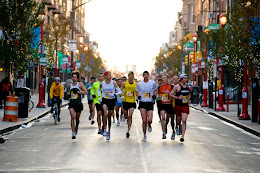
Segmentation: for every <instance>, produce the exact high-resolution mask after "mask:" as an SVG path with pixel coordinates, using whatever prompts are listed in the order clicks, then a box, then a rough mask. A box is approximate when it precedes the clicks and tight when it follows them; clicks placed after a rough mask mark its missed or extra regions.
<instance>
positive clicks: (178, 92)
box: [171, 74, 191, 142]
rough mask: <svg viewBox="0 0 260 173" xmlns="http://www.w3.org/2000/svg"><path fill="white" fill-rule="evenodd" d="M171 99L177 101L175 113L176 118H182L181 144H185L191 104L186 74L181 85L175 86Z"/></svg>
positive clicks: (182, 75) (181, 78)
mask: <svg viewBox="0 0 260 173" xmlns="http://www.w3.org/2000/svg"><path fill="white" fill-rule="evenodd" d="M171 97H172V98H174V99H175V113H176V116H181V121H182V136H181V138H180V141H181V142H184V135H185V131H186V127H187V124H186V122H187V118H188V114H189V113H190V111H189V104H190V102H191V101H190V97H191V94H190V88H189V86H188V85H187V76H186V74H181V75H180V82H179V84H177V85H175V86H174V88H173V90H172V92H171Z"/></svg>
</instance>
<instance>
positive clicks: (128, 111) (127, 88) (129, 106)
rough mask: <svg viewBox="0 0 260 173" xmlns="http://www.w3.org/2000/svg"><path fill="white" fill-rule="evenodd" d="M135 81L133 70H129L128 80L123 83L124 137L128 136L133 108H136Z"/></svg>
mask: <svg viewBox="0 0 260 173" xmlns="http://www.w3.org/2000/svg"><path fill="white" fill-rule="evenodd" d="M136 85H137V84H136V82H135V81H134V72H132V71H130V72H129V73H128V80H127V81H126V82H125V83H123V88H124V94H123V95H124V104H123V108H124V115H125V117H126V118H127V124H128V129H127V132H126V137H127V138H129V136H130V133H129V132H130V129H131V125H132V119H133V113H134V109H136V103H135V97H136Z"/></svg>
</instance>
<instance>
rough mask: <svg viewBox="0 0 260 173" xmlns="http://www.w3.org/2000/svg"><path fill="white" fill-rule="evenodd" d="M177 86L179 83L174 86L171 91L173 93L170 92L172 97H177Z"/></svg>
mask: <svg viewBox="0 0 260 173" xmlns="http://www.w3.org/2000/svg"><path fill="white" fill-rule="evenodd" d="M177 86H178V85H175V86H174V87H173V89H172V91H171V93H170V97H171V98H174V99H177V96H175V93H176V91H177V89H178V87H177Z"/></svg>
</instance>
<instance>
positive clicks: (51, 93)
mask: <svg viewBox="0 0 260 173" xmlns="http://www.w3.org/2000/svg"><path fill="white" fill-rule="evenodd" d="M50 98H51V99H53V85H51V88H50Z"/></svg>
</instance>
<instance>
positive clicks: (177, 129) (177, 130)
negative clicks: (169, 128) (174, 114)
mask: <svg viewBox="0 0 260 173" xmlns="http://www.w3.org/2000/svg"><path fill="white" fill-rule="evenodd" d="M175 130H176V134H177V135H180V131H179V128H178V127H176V128H175Z"/></svg>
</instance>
